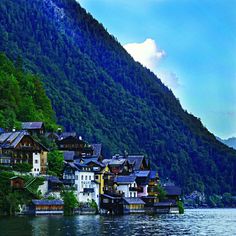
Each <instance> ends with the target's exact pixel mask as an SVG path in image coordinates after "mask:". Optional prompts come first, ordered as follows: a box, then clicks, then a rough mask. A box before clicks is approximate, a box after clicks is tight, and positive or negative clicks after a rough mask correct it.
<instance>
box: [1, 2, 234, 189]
mask: <svg viewBox="0 0 236 236" xmlns="http://www.w3.org/2000/svg"><path fill="white" fill-rule="evenodd" d="M0 12H1V14H0V51H4V52H6V54H7V55H8V56H9V57H10V58H14V59H16V58H17V56H21V57H22V58H23V61H24V65H25V68H26V69H28V70H31V71H33V72H35V73H39V74H41V75H43V78H44V84H45V88H46V91H47V95H48V96H49V98H50V99H51V102H52V105H53V108H54V110H55V111H56V115H57V119H58V123H59V124H62V125H63V126H65V127H66V129H68V130H76V131H77V132H78V133H79V134H81V135H82V136H83V137H84V138H85V139H87V140H88V141H89V142H95V141H96V142H102V143H103V145H104V154H105V155H107V156H108V155H110V154H114V153H116V152H122V151H124V150H127V151H128V152H129V153H140V152H142V153H145V154H148V155H149V157H150V159H151V161H152V162H153V163H154V164H155V165H156V166H157V167H158V168H159V174H160V176H161V177H169V178H171V179H173V180H175V181H176V183H178V184H180V185H181V186H182V187H183V188H184V191H185V192H190V191H192V190H195V189H197V190H200V191H205V192H207V193H222V192H235V191H236V173H235V172H236V152H235V151H234V150H233V149H230V148H228V147H226V146H225V145H223V144H221V143H220V142H218V141H217V140H216V139H215V137H214V136H213V135H212V134H210V133H209V132H208V131H207V129H206V128H205V127H203V125H202V124H201V122H200V120H199V119H198V118H196V117H194V116H193V115H191V114H188V113H187V112H186V111H184V110H183V109H182V107H181V105H180V103H179V101H178V100H177V99H176V98H175V97H174V95H173V93H172V92H171V91H170V90H169V89H168V88H166V87H165V86H164V85H163V84H162V83H161V81H160V80H159V79H158V78H157V77H156V76H155V75H154V74H153V73H152V72H150V71H149V70H148V69H146V68H143V67H142V66H141V65H140V64H139V63H137V62H135V61H134V60H133V59H132V58H131V57H130V55H129V54H128V53H127V52H126V51H125V50H124V49H123V47H122V46H121V45H120V44H119V43H118V42H117V40H116V39H115V38H114V37H113V36H111V35H109V34H108V33H107V32H106V30H105V29H104V27H103V26H102V25H101V24H99V23H98V22H97V21H96V20H95V19H93V17H92V16H91V15H89V14H87V13H86V11H85V10H84V9H83V8H81V7H80V5H79V4H77V3H76V2H75V1H74V0H34V1H31V0H20V1H15V0H2V1H1V2H0ZM173 38H174V36H173ZM199 76H201V75H199Z"/></svg>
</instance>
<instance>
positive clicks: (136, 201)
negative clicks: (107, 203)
mask: <svg viewBox="0 0 236 236" xmlns="http://www.w3.org/2000/svg"><path fill="white" fill-rule="evenodd" d="M123 199H124V201H125V202H126V203H128V204H129V205H130V204H133V205H140V204H142V205H144V204H145V202H144V201H143V200H142V199H140V198H138V197H124V198H123Z"/></svg>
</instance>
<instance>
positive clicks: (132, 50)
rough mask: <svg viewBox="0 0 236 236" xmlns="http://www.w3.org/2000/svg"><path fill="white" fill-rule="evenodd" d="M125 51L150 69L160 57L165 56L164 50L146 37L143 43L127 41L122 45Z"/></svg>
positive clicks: (152, 68) (153, 67)
mask: <svg viewBox="0 0 236 236" xmlns="http://www.w3.org/2000/svg"><path fill="white" fill-rule="evenodd" d="M124 48H125V49H126V51H127V52H128V53H129V54H130V55H131V56H132V57H133V58H134V60H135V61H138V62H140V63H141V64H142V65H143V66H146V67H147V68H149V69H150V70H152V71H155V69H156V66H157V64H158V62H159V61H160V59H161V58H163V57H164V56H165V54H166V53H165V51H163V50H160V49H159V48H158V46H157V44H156V42H155V41H154V40H153V39H150V38H148V39H146V40H145V41H144V42H143V43H128V44H126V45H124Z"/></svg>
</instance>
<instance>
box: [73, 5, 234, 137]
mask: <svg viewBox="0 0 236 236" xmlns="http://www.w3.org/2000/svg"><path fill="white" fill-rule="evenodd" d="M77 1H79V3H80V4H81V6H82V7H84V8H85V9H86V10H87V11H88V12H90V13H91V14H92V15H93V16H94V17H95V18H96V19H97V20H98V21H99V22H101V23H102V24H103V25H104V27H105V28H106V29H107V31H108V32H109V33H110V34H112V35H114V36H115V37H116V38H117V39H118V41H119V42H120V43H121V44H122V45H123V46H124V48H125V49H126V50H127V51H128V52H129V53H130V54H131V55H132V56H133V58H134V59H135V60H136V61H139V62H141V63H142V64H143V65H144V66H146V67H148V68H149V69H151V70H152V71H153V72H154V73H155V74H156V75H157V76H158V77H159V78H160V79H161V80H162V82H163V83H164V84H165V85H167V86H168V87H169V88H170V89H171V90H172V91H173V93H174V94H175V96H176V97H177V98H179V100H180V102H181V105H182V107H183V108H184V109H185V110H187V111H188V112H189V113H192V114H193V115H195V116H197V117H199V118H200V119H201V121H202V123H203V125H204V126H206V127H207V128H208V130H209V131H210V132H212V133H213V134H215V135H217V136H219V137H221V138H229V137H232V136H235V137H236V27H235V26H236V7H235V6H236V0H201V1H200V0H77Z"/></svg>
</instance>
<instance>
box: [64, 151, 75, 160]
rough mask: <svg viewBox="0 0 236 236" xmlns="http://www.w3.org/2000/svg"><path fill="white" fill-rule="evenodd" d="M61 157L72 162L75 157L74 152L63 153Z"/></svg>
mask: <svg viewBox="0 0 236 236" xmlns="http://www.w3.org/2000/svg"><path fill="white" fill-rule="evenodd" d="M63 156H64V160H65V161H73V160H74V156H75V151H64V152H63Z"/></svg>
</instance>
